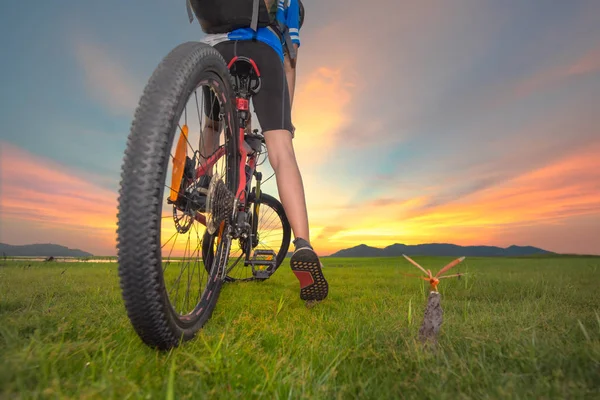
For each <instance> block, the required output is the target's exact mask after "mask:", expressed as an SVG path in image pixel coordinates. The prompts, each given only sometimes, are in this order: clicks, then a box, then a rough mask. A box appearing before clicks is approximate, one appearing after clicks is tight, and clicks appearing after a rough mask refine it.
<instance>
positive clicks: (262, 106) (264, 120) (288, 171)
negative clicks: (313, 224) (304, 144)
mask: <svg viewBox="0 0 600 400" xmlns="http://www.w3.org/2000/svg"><path fill="white" fill-rule="evenodd" d="M237 51H238V54H239V55H246V56H248V57H251V58H252V59H253V60H254V61H255V62H256V63H257V65H258V68H259V69H260V73H261V77H262V86H261V89H260V91H259V93H257V94H256V95H255V96H254V97H253V99H252V101H253V104H254V110H255V111H256V116H257V117H258V120H259V123H260V126H261V127H262V130H263V134H264V136H265V141H266V144H267V150H268V153H269V162H270V163H271V166H272V167H273V170H274V171H275V178H276V180H277V189H278V192H279V197H280V199H281V203H282V204H283V207H284V210H285V213H286V216H287V218H288V221H289V222H290V226H291V228H292V231H293V233H294V237H295V238H296V240H295V241H294V244H295V245H296V251H295V252H294V255H293V256H292V259H291V260H290V264H291V267H292V270H294V273H295V274H296V276H297V277H298V279H299V281H300V286H301V291H300V297H301V298H302V299H304V300H322V299H324V298H325V297H326V296H327V291H328V285H327V281H326V280H325V277H324V276H323V273H322V271H321V263H320V261H319V258H318V256H317V254H316V252H315V251H314V250H313V248H312V246H311V245H310V235H309V227H308V213H307V211H306V200H305V195H304V185H303V183H302V176H301V174H300V169H299V168H298V163H297V161H296V154H295V152H294V146H293V143H292V138H293V132H294V127H293V125H292V122H291V110H290V96H289V88H288V84H287V81H286V77H285V73H284V69H283V64H282V63H281V61H280V59H279V57H278V56H277V54H276V53H275V51H274V50H272V49H271V48H270V47H269V46H268V45H266V44H264V43H260V42H238V48H237Z"/></svg>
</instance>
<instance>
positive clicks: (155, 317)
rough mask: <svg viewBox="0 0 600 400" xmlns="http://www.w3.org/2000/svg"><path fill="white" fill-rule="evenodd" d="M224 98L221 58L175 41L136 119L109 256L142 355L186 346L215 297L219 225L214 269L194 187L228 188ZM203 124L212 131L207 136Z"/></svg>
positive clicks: (230, 127)
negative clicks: (144, 348) (113, 255)
mask: <svg viewBox="0 0 600 400" xmlns="http://www.w3.org/2000/svg"><path fill="white" fill-rule="evenodd" d="M232 93H233V92H232V86H231V80H230V75H229V72H228V70H227V66H226V64H225V61H224V60H223V58H222V57H221V55H220V53H219V52H218V51H216V50H215V49H214V48H212V47H211V46H208V45H206V44H202V43H194V42H190V43H184V44H182V45H180V46H178V47H177V48H175V49H174V50H173V51H171V53H170V54H169V55H167V56H166V57H165V58H164V59H163V60H162V62H161V63H160V64H159V65H158V67H157V68H156V70H155V71H154V73H153V75H152V77H151V78H150V80H149V82H148V84H147V86H146V88H145V90H144V93H143V95H142V97H141V99H140V103H139V106H138V108H137V110H136V113H135V117H134V120H133V123H132V127H131V132H130V135H129V138H128V142H127V148H126V151H125V157H124V162H123V166H122V173H121V178H122V180H121V188H120V191H119V194H120V195H119V204H118V229H117V250H118V261H119V277H120V284H121V290H122V296H123V299H124V303H125V308H126V310H127V314H128V316H129V319H130V321H131V323H132V325H133V327H134V329H135V331H136V332H137V334H138V335H139V336H140V338H141V339H142V340H143V342H144V343H146V344H147V345H149V346H151V347H156V348H159V349H169V348H172V347H175V346H177V345H178V343H180V342H181V341H185V340H189V339H191V338H193V337H194V336H195V334H196V333H197V331H198V330H199V329H200V328H202V326H203V325H204V324H205V323H206V321H207V320H208V319H209V318H210V316H211V314H212V311H213V309H214V307H215V305H216V303H217V299H218V297H219V293H220V290H221V285H222V277H223V276H224V267H225V265H226V260H227V256H228V253H229V242H228V239H227V237H226V235H225V234H224V233H225V232H226V228H227V227H226V224H227V222H226V221H224V222H222V223H221V222H220V221H217V222H219V226H218V229H217V230H216V232H215V235H214V236H215V241H216V242H218V243H219V245H218V246H216V247H215V257H214V258H213V260H212V261H214V262H212V263H211V264H210V265H204V262H203V260H202V258H201V248H202V238H203V236H204V231H205V230H206V228H205V226H204V224H203V223H202V222H204V218H205V214H204V212H205V208H206V205H205V203H206V185H204V186H203V184H202V181H203V178H206V177H207V176H213V180H214V178H216V177H217V176H218V177H219V179H220V186H219V187H221V188H224V190H225V191H228V190H229V191H234V190H235V188H236V187H237V183H238V176H237V174H238V172H237V168H236V165H237V157H236V155H237V147H236V141H235V139H234V138H235V134H234V132H236V124H237V122H236V118H235V114H234V109H233V97H232V95H231V94H232ZM207 102H208V103H207ZM217 104H218V106H217ZM216 113H219V115H217V114H216ZM207 115H208V116H210V119H209V118H208V117H207ZM216 121H220V123H217V122H216ZM207 126H210V127H211V128H214V129H210V132H211V134H210V135H207V134H206V132H207V131H206V129H207ZM202 131H204V132H205V133H204V134H202ZM217 155H220V158H219V159H218V161H217V162H216V163H214V165H212V164H211V166H210V167H207V159H209V158H210V157H211V156H217ZM203 167H206V168H203ZM200 171H202V172H203V173H205V175H206V176H201V174H200ZM203 195H204V197H203Z"/></svg>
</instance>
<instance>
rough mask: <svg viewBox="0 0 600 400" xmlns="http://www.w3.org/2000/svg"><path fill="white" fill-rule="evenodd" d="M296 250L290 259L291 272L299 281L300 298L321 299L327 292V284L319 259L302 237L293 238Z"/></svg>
mask: <svg viewBox="0 0 600 400" xmlns="http://www.w3.org/2000/svg"><path fill="white" fill-rule="evenodd" d="M294 245H296V251H294V254H293V255H292V258H291V260H290V266H291V268H292V272H294V275H296V278H298V281H300V298H301V299H302V300H309V301H310V300H323V299H324V298H326V297H327V294H328V292H329V284H328V283H327V280H326V279H325V276H323V271H322V267H323V265H322V264H321V261H319V256H317V253H315V251H314V250H313V248H312V247H311V246H310V244H308V242H307V241H306V240H304V239H296V240H294Z"/></svg>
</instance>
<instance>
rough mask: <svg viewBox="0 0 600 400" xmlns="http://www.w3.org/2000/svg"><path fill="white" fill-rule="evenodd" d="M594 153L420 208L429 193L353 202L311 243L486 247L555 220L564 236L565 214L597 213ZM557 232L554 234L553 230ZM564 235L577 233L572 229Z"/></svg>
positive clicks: (329, 247)
mask: <svg viewBox="0 0 600 400" xmlns="http://www.w3.org/2000/svg"><path fill="white" fill-rule="evenodd" d="M599 151H600V147H599V146H595V147H592V148H590V149H589V151H587V152H585V153H580V154H573V155H570V156H567V157H564V158H562V159H560V160H559V161H556V162H554V163H551V164H548V165H547V166H545V167H542V168H539V169H536V170H533V171H530V172H527V173H524V174H522V175H520V176H518V177H516V178H514V179H512V180H509V181H507V182H506V183H504V184H499V185H496V186H492V187H490V188H488V189H484V190H481V191H478V192H474V193H471V194H468V195H467V196H466V197H464V198H462V199H459V200H456V201H454V202H450V203H445V204H441V205H438V206H433V207H426V208H423V207H422V206H426V205H427V204H428V203H429V201H430V198H429V197H421V198H415V199H413V200H412V201H398V202H395V203H394V202H390V201H389V199H388V198H385V199H382V200H380V201H378V200H376V201H369V202H366V203H365V204H362V205H354V206H353V210H354V211H352V210H348V211H347V214H346V216H347V217H346V219H344V220H343V225H340V224H339V222H335V224H337V225H334V224H332V227H331V228H329V227H325V228H322V232H323V236H318V237H317V241H316V247H317V248H319V249H322V250H323V251H324V252H325V251H331V252H333V251H335V250H337V249H339V248H344V247H350V246H355V245H357V244H359V243H364V244H367V245H371V246H376V247H385V246H388V245H390V244H392V243H405V244H418V243H423V242H432V241H435V242H450V243H457V244H463V245H472V244H491V243H493V242H500V241H501V242H504V241H506V240H507V238H510V237H512V235H511V234H510V233H507V232H514V234H515V236H518V232H519V231H520V230H521V229H529V228H530V227H534V226H535V227H542V226H546V227H552V226H556V225H557V224H561V227H560V229H563V230H564V231H563V233H562V234H563V235H564V234H566V231H567V230H568V229H569V221H570V220H571V219H574V218H580V217H582V216H588V217H591V216H595V217H600V158H598V156H597V154H598V152H599ZM377 205H378V207H376V206H377ZM333 228H335V229H333ZM557 229H558V228H557ZM557 232H559V231H555V232H554V235H555V236H556V235H560V233H557ZM507 235H508V236H507ZM569 235H570V236H573V235H577V231H571V232H569ZM546 236H550V235H546ZM520 239H521V240H523V238H522V236H521V237H520ZM534 239H535V238H534V237H531V239H528V240H531V241H533V240H534ZM580 240H581V241H582V242H586V241H587V243H588V244H587V246H588V247H587V249H588V250H587V251H588V252H591V251H592V250H593V242H594V240H596V239H595V238H592V237H589V236H586V235H583V234H582V236H581V238H580ZM556 242H558V240H554V241H552V243H556ZM519 244H531V242H530V243H519ZM542 244H543V243H542ZM580 248H586V247H585V246H584V245H582V246H580ZM590 249H591V250H590ZM549 250H552V249H549ZM596 251H598V249H596Z"/></svg>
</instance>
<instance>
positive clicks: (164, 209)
mask: <svg viewBox="0 0 600 400" xmlns="http://www.w3.org/2000/svg"><path fill="white" fill-rule="evenodd" d="M199 81H200V83H199V85H198V86H197V87H196V88H195V89H194V90H193V91H192V92H191V94H190V96H189V97H188V98H187V100H186V101H185V105H184V107H183V110H182V112H181V115H180V116H179V119H178V123H177V127H176V132H175V135H174V140H173V143H172V148H171V151H170V155H169V157H170V159H169V161H168V163H167V164H168V167H167V170H166V171H165V172H166V173H165V181H164V190H163V192H164V193H163V198H162V203H161V224H160V225H161V226H160V246H161V255H162V272H163V280H164V284H165V291H166V295H167V297H168V300H169V303H170V304H171V308H172V311H174V313H175V315H176V317H177V318H178V319H179V321H180V322H181V323H184V324H185V323H193V321H195V320H196V319H197V318H199V317H200V316H201V314H202V311H203V310H204V309H205V308H206V307H207V304H208V302H209V301H210V300H211V298H213V295H214V290H215V289H216V287H217V285H216V280H215V279H214V277H215V276H216V273H215V271H214V269H215V268H216V267H215V266H212V265H208V266H207V265H205V263H204V260H203V259H202V240H203V236H204V231H205V230H206V227H205V225H204V224H203V222H202V221H203V220H204V218H205V213H204V212H203V211H204V209H203V208H202V203H203V200H202V194H204V193H205V192H203V190H202V188H201V186H202V183H203V182H202V180H203V179H204V178H201V177H199V176H198V168H200V167H205V169H206V172H207V174H208V175H213V174H215V175H217V174H218V175H219V176H220V177H221V179H223V180H224V181H225V183H226V185H227V186H233V185H229V182H227V180H228V177H229V176H230V174H228V172H227V171H228V169H229V168H230V167H231V166H230V164H231V163H230V162H229V160H228V157H227V151H226V150H227V148H228V146H231V144H230V143H229V140H231V138H232V137H233V135H232V134H231V131H232V129H234V127H233V126H231V124H230V123H228V122H227V120H230V121H231V120H232V119H231V118H227V117H228V115H225V118H222V120H223V122H224V123H222V124H221V127H220V129H216V131H217V133H216V135H214V136H213V135H209V136H207V135H202V134H201V132H202V131H203V130H206V128H207V126H213V124H212V123H211V120H219V118H218V117H217V116H216V115H215V114H214V113H215V110H216V107H215V105H217V104H219V105H220V107H221V109H222V110H226V109H225V108H223V101H222V100H221V99H222V98H225V97H223V96H224V95H225V94H224V93H223V91H222V90H223V89H222V88H223V87H224V85H223V84H222V82H221V81H220V80H219V78H218V76H217V75H216V74H214V73H211V72H205V73H204V74H203V75H202V77H201V78H200V80H199ZM209 91H210V93H214V94H216V95H212V96H209ZM225 114H227V113H225ZM207 115H208V117H207ZM209 117H210V119H209ZM182 143H183V145H182ZM182 147H183V148H184V149H185V151H183V154H184V155H185V160H184V161H183V162H182V159H181V154H182ZM224 150H225V151H224ZM220 153H225V155H223V156H222V157H220V159H219V161H218V162H217V163H216V164H215V165H214V166H212V167H211V168H208V167H207V160H209V159H210V158H211V156H213V155H215V154H220ZM186 164H187V165H186ZM182 165H183V166H184V167H185V168H184V170H183V171H181V170H180V171H177V168H178V167H181V166H182ZM174 169H175V171H174ZM180 175H183V176H182V177H181V179H178V178H179V177H180ZM173 182H175V185H176V184H177V183H179V182H180V186H179V187H173V186H174V184H173ZM174 193H175V194H177V195H174ZM175 199H176V201H175V202H173V200H175ZM169 200H170V201H169Z"/></svg>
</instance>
